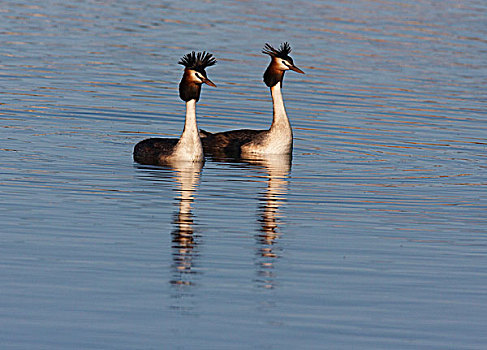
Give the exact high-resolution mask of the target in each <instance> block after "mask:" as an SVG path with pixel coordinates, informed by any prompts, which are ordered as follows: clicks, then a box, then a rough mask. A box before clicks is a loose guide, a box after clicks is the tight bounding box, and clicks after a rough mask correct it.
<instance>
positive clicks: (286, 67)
mask: <svg viewBox="0 0 487 350" xmlns="http://www.w3.org/2000/svg"><path fill="white" fill-rule="evenodd" d="M283 62H286V63H285V64H284V63H283ZM279 65H280V68H281V69H282V70H289V66H292V64H290V63H289V62H288V61H281V62H280V63H279Z"/></svg>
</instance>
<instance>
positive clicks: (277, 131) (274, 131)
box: [200, 42, 304, 157]
mask: <svg viewBox="0 0 487 350" xmlns="http://www.w3.org/2000/svg"><path fill="white" fill-rule="evenodd" d="M290 52H291V46H290V45H289V43H287V42H285V43H282V44H281V45H280V47H279V48H278V49H275V48H273V47H272V46H271V45H269V44H267V43H266V44H265V46H264V49H263V50H262V53H264V54H266V55H269V56H270V58H271V62H270V64H269V66H268V67H267V69H266V71H265V73H264V83H265V84H266V85H267V86H268V87H269V88H270V90H271V96H272V106H273V120H272V125H271V127H270V129H268V130H251V129H241V130H231V131H224V132H219V133H210V132H207V131H205V130H200V136H201V142H202V143H203V149H204V152H205V155H207V154H209V155H213V156H217V157H221V156H227V157H245V156H246V155H258V154H291V153H292V149H293V132H292V128H291V124H290V123H289V119H288V117H287V114H286V109H285V107H284V101H283V99H282V94H281V87H282V81H283V79H284V73H285V72H286V71H288V70H293V71H295V72H298V73H301V74H304V72H303V71H302V70H301V69H299V68H298V67H296V66H295V65H294V62H293V59H292V58H291V56H289V53H290Z"/></svg>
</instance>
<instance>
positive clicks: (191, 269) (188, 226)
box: [138, 162, 203, 312]
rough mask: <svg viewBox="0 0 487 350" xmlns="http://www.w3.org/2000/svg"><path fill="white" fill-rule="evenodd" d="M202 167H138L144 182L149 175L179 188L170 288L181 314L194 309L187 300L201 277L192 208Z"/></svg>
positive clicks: (176, 164)
mask: <svg viewBox="0 0 487 350" xmlns="http://www.w3.org/2000/svg"><path fill="white" fill-rule="evenodd" d="M202 167H203V163H201V162H197V163H192V162H171V163H169V164H167V165H165V166H164V167H148V166H138V168H140V169H144V170H145V172H144V177H143V178H147V175H149V178H150V179H152V180H154V179H157V180H158V179H160V178H164V179H165V180H166V181H167V180H172V181H173V182H174V183H175V184H176V187H175V189H174V191H175V193H176V195H175V201H176V207H177V209H176V211H175V213H174V215H173V220H172V224H173V227H174V229H173V230H172V232H171V241H172V245H171V246H172V253H171V254H172V264H171V270H172V272H171V277H170V284H171V285H172V286H174V288H175V290H174V291H175V294H173V296H172V297H173V298H174V300H175V304H173V305H172V306H171V307H172V308H173V309H178V310H180V311H181V312H190V311H192V309H193V307H192V306H191V304H190V303H189V302H188V300H187V299H186V298H185V297H191V296H193V294H192V293H193V291H192V290H191V289H192V288H190V286H192V285H194V279H195V276H196V274H197V273H198V272H197V271H196V270H195V261H196V260H197V258H198V256H199V250H198V244H199V237H198V236H197V235H196V234H195V233H194V229H193V225H194V223H193V212H192V205H193V202H194V193H195V191H196V189H197V186H198V184H199V179H200V173H201V169H202Z"/></svg>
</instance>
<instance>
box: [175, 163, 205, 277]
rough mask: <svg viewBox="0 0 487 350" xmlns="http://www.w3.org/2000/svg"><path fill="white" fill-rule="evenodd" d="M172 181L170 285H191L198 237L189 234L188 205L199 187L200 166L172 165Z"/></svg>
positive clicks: (191, 214)
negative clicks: (172, 209)
mask: <svg viewBox="0 0 487 350" xmlns="http://www.w3.org/2000/svg"><path fill="white" fill-rule="evenodd" d="M171 167H172V168H173V171H174V179H175V182H176V183H177V184H178V189H177V190H176V191H177V192H178V195H177V196H176V200H177V204H178V205H177V208H178V209H177V212H176V213H175V214H174V218H173V226H174V230H173V231H172V248H173V251H172V257H173V263H172V268H173V276H172V279H171V284H173V285H178V286H187V285H192V284H193V279H192V275H194V274H195V273H196V272H195V271H194V268H193V267H194V261H195V259H196V258H197V257H198V237H197V236H195V234H194V231H193V213H192V204H193V201H194V192H195V190H196V186H197V185H198V183H199V179H200V173H201V168H202V163H189V162H180V163H172V164H171Z"/></svg>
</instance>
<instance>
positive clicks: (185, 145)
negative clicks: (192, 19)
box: [134, 51, 216, 165]
mask: <svg viewBox="0 0 487 350" xmlns="http://www.w3.org/2000/svg"><path fill="white" fill-rule="evenodd" d="M178 63H179V64H182V65H183V66H184V67H185V68H184V74H183V78H182V79H181V82H180V83H179V97H180V98H181V99H182V100H183V101H186V121H185V123H184V130H183V133H182V134H181V138H180V139H179V140H178V139H167V138H150V139H146V140H143V141H140V142H139V143H138V144H136V145H135V147H134V160H135V161H136V162H137V163H140V164H150V165H161V164H166V163H170V162H174V161H189V162H202V161H203V160H204V156H203V147H202V145H201V140H200V136H199V133H198V126H197V124H196V102H198V100H199V98H200V92H201V85H202V84H203V83H205V84H208V85H210V86H213V87H216V85H215V84H213V82H212V81H211V80H210V79H208V77H207V76H206V72H205V68H206V67H209V66H213V65H214V64H215V63H216V59H215V57H213V55H212V54H210V53H206V52H198V53H195V52H194V51H193V52H191V53H188V54H186V55H184V56H183V57H182V58H181V60H180V61H179V62H178Z"/></svg>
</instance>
